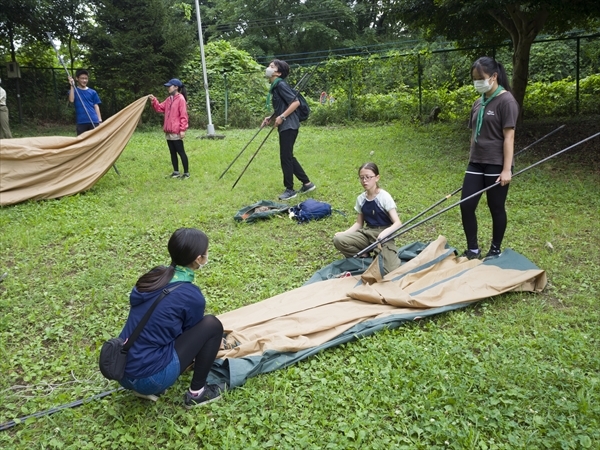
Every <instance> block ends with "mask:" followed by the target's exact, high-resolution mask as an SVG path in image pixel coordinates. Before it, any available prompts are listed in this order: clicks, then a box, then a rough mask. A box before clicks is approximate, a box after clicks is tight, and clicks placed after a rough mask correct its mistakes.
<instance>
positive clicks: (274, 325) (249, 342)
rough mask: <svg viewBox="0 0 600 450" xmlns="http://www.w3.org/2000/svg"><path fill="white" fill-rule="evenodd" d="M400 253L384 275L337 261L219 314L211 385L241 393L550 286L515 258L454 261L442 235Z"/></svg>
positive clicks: (508, 255) (533, 268)
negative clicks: (415, 328) (346, 350)
mask: <svg viewBox="0 0 600 450" xmlns="http://www.w3.org/2000/svg"><path fill="white" fill-rule="evenodd" d="M399 254H400V255H403V256H404V258H409V257H411V256H412V257H411V258H410V259H408V260H404V259H403V264H402V265H401V266H400V267H399V268H398V269H396V270H394V271H393V272H390V273H389V274H387V275H386V276H382V274H381V273H380V272H379V268H378V264H377V261H375V262H374V263H373V264H371V266H370V267H369V268H368V269H367V270H365V271H364V273H363V274H362V275H360V276H359V275H351V276H344V277H338V276H337V275H339V274H340V273H344V272H346V271H349V272H352V270H347V269H348V266H347V265H346V264H345V263H344V262H343V261H344V260H342V261H337V262H335V263H334V264H333V265H330V266H327V267H325V268H323V269H322V270H321V271H319V272H317V274H315V276H313V277H312V278H311V280H313V281H311V282H309V283H307V284H305V285H303V286H301V287H299V288H297V289H294V290H291V291H289V292H285V293H283V294H280V295H277V296H274V297H271V298H269V299H266V300H263V301H261V302H258V303H255V304H252V305H248V306H245V307H243V308H240V309H237V310H235V311H230V312H228V313H224V314H222V315H220V316H219V319H220V320H221V322H222V323H223V326H224V329H225V333H226V340H227V343H228V345H227V348H228V349H227V350H222V351H221V352H220V353H219V355H218V359H217V360H216V361H215V362H214V364H213V367H212V369H211V373H210V375H209V382H211V383H214V382H226V383H227V384H228V385H229V387H230V388H234V387H239V386H241V385H243V384H244V383H245V381H246V380H247V379H248V378H250V377H253V376H256V375H258V374H261V373H267V372H271V371H274V370H277V369H282V368H285V367H288V366H290V365H291V364H294V363H296V362H298V361H301V360H303V359H305V358H308V357H309V356H311V355H314V354H316V353H319V352H321V351H323V350H325V349H327V348H330V347H334V346H337V345H340V344H343V343H346V342H350V341H352V340H355V339H358V338H361V337H364V336H368V335H371V334H373V333H376V332H377V331H379V330H381V329H384V328H397V327H399V326H401V325H402V324H404V323H406V322H408V321H413V320H417V319H421V318H425V317H429V316H433V315H436V314H441V313H444V312H447V311H452V310H455V309H460V308H465V307H467V306H468V305H470V304H473V303H474V302H477V301H479V300H482V299H486V298H490V297H493V296H496V295H500V294H503V293H506V292H511V291H527V292H537V291H541V290H542V289H543V288H544V287H545V286H546V282H547V280H546V274H545V272H544V271H543V270H541V269H539V268H538V267H536V266H535V265H534V264H533V263H532V262H531V261H529V260H528V259H527V258H525V257H524V256H522V255H520V254H518V253H517V252H514V251H512V250H510V249H507V250H505V251H504V252H503V253H502V255H500V256H499V257H495V258H487V259H485V260H483V261H480V260H467V259H466V258H461V257H456V254H455V249H453V248H451V247H448V245H447V242H446V239H445V238H444V237H443V236H440V237H439V238H438V239H437V240H436V241H434V242H432V243H430V244H429V245H427V246H424V245H423V244H420V243H415V244H411V246H407V247H403V248H402V249H401V250H400V252H399ZM349 261H352V260H347V262H349ZM355 263H356V261H354V262H349V264H355ZM357 270H359V269H354V271H357ZM320 280H322V281H320ZM309 281H310V280H309Z"/></svg>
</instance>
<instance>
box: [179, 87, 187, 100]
mask: <svg viewBox="0 0 600 450" xmlns="http://www.w3.org/2000/svg"><path fill="white" fill-rule="evenodd" d="M177 91H178V92H179V93H180V94H181V95H183V98H185V101H186V102H187V89H186V88H185V86H184V85H183V84H182V85H181V87H178V88H177Z"/></svg>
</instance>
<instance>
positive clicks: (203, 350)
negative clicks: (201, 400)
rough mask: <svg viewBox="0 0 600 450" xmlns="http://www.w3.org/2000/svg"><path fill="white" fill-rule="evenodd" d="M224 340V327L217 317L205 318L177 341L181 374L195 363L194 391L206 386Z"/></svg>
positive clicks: (191, 384)
mask: <svg viewBox="0 0 600 450" xmlns="http://www.w3.org/2000/svg"><path fill="white" fill-rule="evenodd" d="M222 340H223V325H222V324H221V322H220V321H219V319H217V318H216V317H215V316H204V317H203V318H202V320H201V321H200V322H198V323H197V324H196V325H194V326H193V327H192V328H190V329H188V330H186V331H185V332H184V333H183V334H182V335H181V336H179V337H178V338H177V339H176V340H175V351H176V352H177V357H178V358H179V367H180V371H181V372H180V374H181V373H183V372H184V371H185V369H186V368H187V367H188V366H189V365H190V364H191V363H192V361H194V375H193V376H192V382H191V383H190V389H191V390H192V391H198V390H200V389H202V388H203V387H204V385H205V384H206V378H207V377H208V372H210V368H211V366H212V363H213V361H214V360H215V358H216V356H217V353H218V352H219V348H220V347H221V342H222Z"/></svg>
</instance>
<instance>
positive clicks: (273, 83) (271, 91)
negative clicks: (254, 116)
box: [265, 77, 283, 111]
mask: <svg viewBox="0 0 600 450" xmlns="http://www.w3.org/2000/svg"><path fill="white" fill-rule="evenodd" d="M280 81H283V78H279V77H277V78H275V79H274V80H273V82H272V83H271V87H269V93H268V94H267V101H266V103H265V106H266V108H267V111H270V110H271V94H272V93H273V89H275V86H277V85H278V84H279V82H280Z"/></svg>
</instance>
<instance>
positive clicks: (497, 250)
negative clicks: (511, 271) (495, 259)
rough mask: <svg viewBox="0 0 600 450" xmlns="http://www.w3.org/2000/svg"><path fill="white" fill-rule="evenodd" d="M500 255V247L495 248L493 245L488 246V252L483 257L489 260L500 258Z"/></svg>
mask: <svg viewBox="0 0 600 450" xmlns="http://www.w3.org/2000/svg"><path fill="white" fill-rule="evenodd" d="M501 254H502V250H501V249H500V247H496V246H495V245H494V244H492V245H491V246H490V250H489V251H488V252H487V255H485V257H486V258H490V257H492V256H500V255H501Z"/></svg>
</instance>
